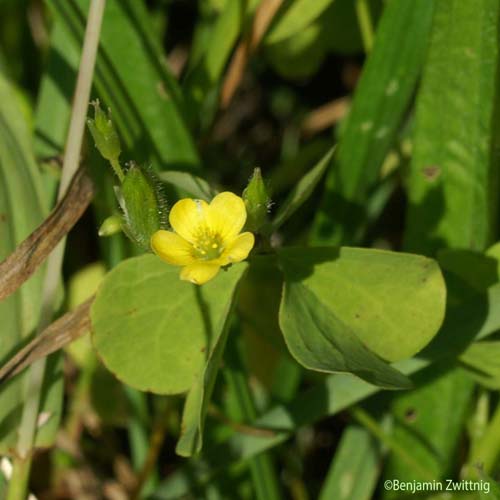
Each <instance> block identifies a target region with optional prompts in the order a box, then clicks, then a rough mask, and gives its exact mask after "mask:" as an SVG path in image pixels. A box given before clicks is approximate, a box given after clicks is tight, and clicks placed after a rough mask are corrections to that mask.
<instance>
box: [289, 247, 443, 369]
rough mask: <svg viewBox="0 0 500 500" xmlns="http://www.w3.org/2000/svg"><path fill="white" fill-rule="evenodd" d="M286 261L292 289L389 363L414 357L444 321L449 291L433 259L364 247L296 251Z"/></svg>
mask: <svg viewBox="0 0 500 500" xmlns="http://www.w3.org/2000/svg"><path fill="white" fill-rule="evenodd" d="M280 263H281V266H282V268H283V270H284V273H285V280H286V285H287V286H288V287H289V288H290V287H291V286H293V285H296V284H300V286H301V288H303V289H305V290H306V291H307V292H308V294H309V295H310V296H311V297H312V298H314V299H315V300H316V302H317V303H318V304H320V305H321V307H322V308H326V309H327V310H328V311H329V312H330V313H332V315H333V317H335V318H336V320H337V321H338V322H339V324H342V325H345V326H346V327H348V328H349V330H351V331H352V332H354V333H355V334H356V336H357V337H358V338H359V339H360V340H361V342H362V343H363V344H364V345H365V346H366V347H368V349H370V350H371V351H373V352H374V353H376V354H378V355H379V356H380V357H382V358H383V359H385V360H388V361H398V360H401V359H405V358H408V357H410V356H413V355H414V354H415V353H417V352H418V351H420V350H421V349H422V348H423V347H424V346H425V345H426V344H427V343H428V342H429V341H430V340H431V339H432V338H433V337H434V335H435V334H436V333H437V331H438V330H439V328H440V326H441V324H442V322H443V319H444V312H445V302H446V288H445V284H444V280H443V277H442V274H441V271H440V269H439V267H438V265H437V264H436V262H435V261H434V260H432V259H428V258H426V257H422V256H420V255H412V254H406V253H396V252H388V251H383V250H374V249H364V248H348V247H343V248H340V249H338V248H309V249H298V248H293V249H285V250H282V251H280ZM334 326H335V325H332V329H334ZM304 335H307V332H304Z"/></svg>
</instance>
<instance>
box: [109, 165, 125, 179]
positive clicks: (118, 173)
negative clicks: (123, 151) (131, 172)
mask: <svg viewBox="0 0 500 500" xmlns="http://www.w3.org/2000/svg"><path fill="white" fill-rule="evenodd" d="M109 163H110V164H111V166H112V167H113V170H114V171H115V174H116V176H117V177H118V180H119V181H120V182H121V183H122V182H123V181H124V180H125V174H124V173H123V169H122V166H121V165H120V162H119V161H118V160H110V161H109Z"/></svg>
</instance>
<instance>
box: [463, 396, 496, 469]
mask: <svg viewBox="0 0 500 500" xmlns="http://www.w3.org/2000/svg"><path fill="white" fill-rule="evenodd" d="M499 455H500V404H499V405H498V406H497V408H496V410H495V413H494V414H493V417H492V418H491V420H490V422H489V424H488V427H486V430H485V431H484V434H483V436H482V437H481V438H480V439H479V440H478V441H477V443H476V446H475V449H474V451H473V453H471V459H470V463H471V464H472V465H476V464H479V465H481V466H482V470H483V471H484V472H485V473H486V474H490V473H491V471H492V470H493V468H494V466H495V464H496V462H497V460H498V457H499Z"/></svg>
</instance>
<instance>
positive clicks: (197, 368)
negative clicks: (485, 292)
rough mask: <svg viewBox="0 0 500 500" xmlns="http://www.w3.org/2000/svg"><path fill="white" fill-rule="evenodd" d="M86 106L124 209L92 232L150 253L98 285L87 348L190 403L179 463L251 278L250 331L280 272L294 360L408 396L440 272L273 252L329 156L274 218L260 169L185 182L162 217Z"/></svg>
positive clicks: (285, 328)
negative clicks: (408, 365)
mask: <svg viewBox="0 0 500 500" xmlns="http://www.w3.org/2000/svg"><path fill="white" fill-rule="evenodd" d="M94 108H95V116H94V118H93V119H89V120H88V126H89V129H90V131H91V133H92V137H93V138H94V141H95V145H96V147H97V149H98V150H99V152H100V153H101V155H102V156H103V157H104V158H105V159H107V160H108V161H109V163H110V165H111V166H112V168H113V170H114V172H115V174H116V177H117V179H118V181H119V184H118V185H117V186H116V187H115V194H116V198H117V201H118V204H119V207H120V210H121V215H120V216H111V217H112V218H111V219H107V220H106V221H104V223H103V226H102V227H101V230H100V234H101V235H109V234H111V233H113V232H114V231H120V230H122V231H123V232H124V233H125V234H126V235H127V236H128V237H129V238H130V239H131V240H132V241H133V242H134V243H135V244H136V245H137V246H138V247H140V248H141V250H143V251H145V253H144V254H143V255H140V256H138V257H134V258H131V259H127V260H125V261H123V262H121V263H120V264H119V265H118V266H116V268H115V269H113V270H112V271H111V272H110V273H109V274H108V275H107V276H106V277H105V278H104V280H103V282H102V284H101V286H100V287H99V291H98V293H97V295H96V298H95V300H94V303H93V305H92V310H91V318H92V342H93V346H94V348H95V349H96V351H97V353H98V355H99V358H100V359H101V360H102V362H103V363H104V364H105V365H106V367H107V368H108V369H109V370H110V371H111V372H112V373H113V374H114V375H115V376H116V377H117V378H118V379H119V380H121V381H122V382H124V383H125V384H127V385H130V386H132V387H134V388H136V389H139V390H141V391H150V392H153V393H157V394H169V395H174V394H184V393H186V402H185V405H184V412H183V416H182V425H181V429H182V431H181V435H180V438H179V441H178V443H177V447H176V451H177V453H178V454H180V455H183V456H190V455H193V454H195V453H198V452H199V451H200V450H201V448H202V443H203V427H204V421H205V417H206V413H207V410H208V408H209V403H210V398H211V394H212V391H213V388H214V384H215V380H216V377H217V374H218V371H219V368H220V365H221V361H222V358H223V354H224V349H225V346H226V341H227V338H228V335H229V334H230V326H231V323H232V322H234V321H235V320H236V318H237V316H238V315H239V314H241V312H238V309H239V308H238V298H239V293H240V292H241V291H242V290H243V293H244V290H245V289H246V288H248V287H249V284H250V283H255V281H256V280H263V281H262V290H259V287H257V288H255V286H254V291H253V293H255V294H256V295H257V307H255V309H254V310H252V311H251V312H250V313H249V314H251V316H252V318H251V320H253V321H255V322H257V323H259V322H260V321H261V318H259V314H260V310H259V303H260V302H261V303H262V305H264V303H265V302H266V301H269V300H272V299H271V297H269V296H268V295H267V294H268V293H269V292H268V289H267V287H266V283H265V282H266V279H267V280H268V281H269V280H273V279H275V276H279V277H278V280H279V281H280V282H282V291H281V292H280V304H279V311H276V314H277V315H278V321H279V326H280V329H281V332H282V334H283V339H284V341H285V344H286V347H287V349H288V350H289V352H290V354H291V355H292V357H293V358H294V359H295V361H296V362H297V363H299V364H301V365H302V366H304V367H305V368H307V369H309V370H313V371H318V372H324V373H336V372H344V373H350V374H353V375H355V376H356V377H359V378H361V379H362V380H365V381H367V382H369V383H370V384H373V385H375V386H378V387H382V388H385V389H408V388H410V387H411V386H412V384H411V382H410V380H409V379H408V377H407V374H405V373H404V365H403V368H401V367H399V366H397V365H393V363H394V362H398V361H401V360H403V359H406V358H410V357H411V356H413V355H414V354H415V353H417V352H419V351H420V350H421V349H422V348H423V347H425V346H426V345H427V344H428V343H429V342H430V341H431V339H432V338H433V337H434V335H435V334H436V333H437V331H438V330H439V328H440V326H441V324H442V321H443V317H444V311H445V300H446V289H445V285H444V280H443V277H442V275H441V272H440V269H439V266H438V265H437V264H436V262H435V261H434V260H432V259H429V258H426V257H423V256H419V255H412V254H407V253H396V252H390V251H383V250H376V249H366V248H349V247H287V246H281V245H279V244H274V243H273V238H272V235H273V233H274V232H275V231H276V230H277V229H278V228H279V227H280V225H281V224H283V223H285V222H286V221H287V219H288V218H289V217H291V216H292V215H293V214H294V212H296V211H297V210H299V209H300V207H301V205H302V204H303V203H304V202H305V201H306V200H307V199H308V197H309V196H311V195H312V193H313V190H314V187H315V186H316V184H317V183H318V182H319V180H320V179H321V177H322V175H323V174H324V172H325V169H326V166H327V165H328V164H329V162H330V160H331V156H332V154H334V153H333V151H332V152H330V153H328V154H327V156H326V157H325V158H324V159H323V160H322V161H321V162H320V163H319V164H318V165H317V166H316V167H315V168H314V169H313V170H312V171H311V172H310V173H309V174H308V175H307V176H306V177H304V178H303V179H302V180H301V181H300V182H299V183H298V184H297V185H296V187H295V188H294V189H293V191H292V193H291V194H290V196H289V198H288V199H287V200H286V201H285V202H284V204H283V205H282V206H280V207H279V209H278V210H277V213H276V215H275V216H274V217H273V218H270V216H269V207H270V205H271V199H270V197H269V194H268V191H267V188H266V183H265V181H264V180H263V179H262V176H261V173H260V170H259V169H255V171H254V173H253V175H252V177H251V179H250V181H249V183H248V185H247V186H246V187H245V189H244V190H243V193H242V195H241V196H240V195H239V194H237V193H233V192H229V191H222V192H217V191H216V190H215V189H214V188H213V187H211V186H209V185H208V184H206V183H205V182H204V181H202V180H200V179H196V178H194V177H192V176H190V174H181V176H182V178H183V181H184V183H183V184H184V186H183V187H185V189H182V188H181V189H179V191H180V192H187V193H188V194H191V195H193V196H194V197H181V199H179V200H178V201H176V202H175V203H173V204H172V205H171V206H170V207H169V208H167V207H168V205H169V204H168V202H167V200H166V199H165V196H164V191H165V189H164V187H162V186H161V181H160V179H159V178H158V177H157V176H156V175H155V174H153V173H152V172H151V171H150V170H149V169H147V168H144V167H141V166H139V165H136V164H135V163H129V164H128V167H125V168H123V167H122V166H121V164H120V160H119V156H120V152H121V147H120V142H119V139H118V134H117V132H116V130H115V128H114V126H113V123H112V119H111V114H110V113H108V114H107V115H106V114H105V113H104V112H103V111H102V110H101V108H100V106H99V103H98V102H96V103H94ZM187 181H189V184H188V183H187ZM179 185H180V184H179V183H177V186H178V187H179ZM188 185H189V186H191V189H189V187H188ZM193 187H196V189H193ZM167 212H168V214H167ZM167 215H168V217H167ZM179 268H180V271H179ZM240 309H241V308H240ZM402 370H403V371H402Z"/></svg>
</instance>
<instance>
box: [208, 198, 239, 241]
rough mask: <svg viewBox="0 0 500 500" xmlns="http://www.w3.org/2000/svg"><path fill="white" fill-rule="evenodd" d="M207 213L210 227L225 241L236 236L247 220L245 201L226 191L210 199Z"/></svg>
mask: <svg viewBox="0 0 500 500" xmlns="http://www.w3.org/2000/svg"><path fill="white" fill-rule="evenodd" d="M207 214H208V224H209V226H210V228H211V229H212V230H213V231H214V232H216V233H217V234H219V235H220V237H221V238H222V240H223V241H225V242H228V241H231V240H233V239H234V238H236V236H238V234H239V232H240V231H241V230H242V229H243V226H244V225H245V222H246V220H247V211H246V208H245V202H244V201H243V200H242V199H241V198H240V197H239V196H236V195H235V194H234V193H230V192H228V191H226V192H224V193H220V194H218V195H217V196H216V197H215V198H214V199H213V200H212V201H211V203H210V205H209V207H208V210H207Z"/></svg>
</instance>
